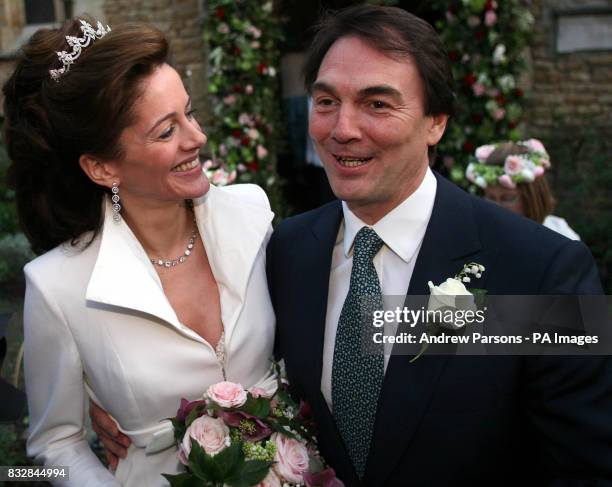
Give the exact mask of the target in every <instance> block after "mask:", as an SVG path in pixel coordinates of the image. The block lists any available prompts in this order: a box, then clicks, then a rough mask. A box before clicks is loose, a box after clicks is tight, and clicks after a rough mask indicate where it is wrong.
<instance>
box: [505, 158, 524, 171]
mask: <svg viewBox="0 0 612 487" xmlns="http://www.w3.org/2000/svg"><path fill="white" fill-rule="evenodd" d="M524 168H525V161H524V160H523V158H522V157H521V156H508V157H506V162H505V163H504V172H505V173H506V174H509V175H510V176H513V175H515V174H519V173H520V172H521V171H522V170H523V169H524Z"/></svg>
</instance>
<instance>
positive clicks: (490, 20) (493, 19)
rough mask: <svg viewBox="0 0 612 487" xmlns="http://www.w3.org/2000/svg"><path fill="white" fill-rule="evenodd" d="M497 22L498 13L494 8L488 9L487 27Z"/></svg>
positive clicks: (485, 21)
mask: <svg viewBox="0 0 612 487" xmlns="http://www.w3.org/2000/svg"><path fill="white" fill-rule="evenodd" d="M495 22H497V14H496V13H495V12H494V11H493V10H487V13H486V14H485V20H484V23H485V25H486V26H487V27H493V26H494V25H495Z"/></svg>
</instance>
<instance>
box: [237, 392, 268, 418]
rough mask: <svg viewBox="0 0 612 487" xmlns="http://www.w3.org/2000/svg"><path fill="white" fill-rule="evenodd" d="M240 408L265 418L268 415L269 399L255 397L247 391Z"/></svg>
mask: <svg viewBox="0 0 612 487" xmlns="http://www.w3.org/2000/svg"><path fill="white" fill-rule="evenodd" d="M240 410H241V411H244V412H245V413H247V414H250V415H252V416H255V417H257V418H267V417H268V416H269V415H270V400H269V399H266V398H265V397H257V398H255V397H253V396H252V395H251V393H249V395H248V397H247V400H246V402H245V403H244V405H243V406H242V407H241V408H240Z"/></svg>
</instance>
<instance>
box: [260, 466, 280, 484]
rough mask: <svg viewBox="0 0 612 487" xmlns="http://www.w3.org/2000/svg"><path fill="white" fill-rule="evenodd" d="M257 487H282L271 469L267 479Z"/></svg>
mask: <svg viewBox="0 0 612 487" xmlns="http://www.w3.org/2000/svg"><path fill="white" fill-rule="evenodd" d="M256 487H281V481H280V479H279V478H278V476H277V475H276V474H275V473H274V470H272V469H270V471H269V472H268V475H266V478H265V479H263V480H262V481H261V482H259V483H258V484H257V486H256Z"/></svg>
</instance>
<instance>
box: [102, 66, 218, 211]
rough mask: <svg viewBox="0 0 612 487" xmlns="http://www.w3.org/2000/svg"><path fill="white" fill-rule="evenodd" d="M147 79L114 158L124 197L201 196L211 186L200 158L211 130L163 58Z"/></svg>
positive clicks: (126, 199) (144, 200) (165, 198)
mask: <svg viewBox="0 0 612 487" xmlns="http://www.w3.org/2000/svg"><path fill="white" fill-rule="evenodd" d="M142 83H143V86H142V92H141V96H140V97H139V98H138V99H137V100H136V101H135V103H134V107H133V111H134V119H135V122H134V123H133V124H132V125H131V126H130V127H128V128H126V129H125V130H124V131H123V132H122V134H121V137H120V139H119V143H120V145H121V147H122V148H123V156H122V157H121V159H120V160H118V161H114V162H112V163H111V164H112V165H113V166H114V173H115V176H116V179H117V180H118V181H119V183H120V190H121V198H122V200H123V201H124V202H125V204H126V207H128V208H129V205H130V202H136V201H138V202H139V203H140V204H143V203H144V204H146V203H153V204H159V203H161V204H163V203H164V202H175V201H180V200H184V199H190V198H197V197H199V196H202V195H203V194H204V193H206V192H207V191H208V188H209V182H208V179H207V178H206V176H205V174H204V173H203V172H202V166H201V163H200V159H199V152H200V148H201V147H202V146H203V145H204V144H205V143H206V135H204V132H203V131H202V129H201V128H200V125H199V123H198V122H197V120H196V119H195V118H194V114H193V110H192V107H191V99H190V98H189V96H188V94H187V92H186V91H185V88H184V86H183V82H182V81H181V78H180V77H179V75H178V73H177V72H176V71H175V70H174V69H173V68H172V67H170V66H169V65H167V64H163V65H162V66H160V67H158V68H156V69H155V71H153V73H152V74H151V75H150V76H148V77H147V78H145V79H144V81H143V82H142Z"/></svg>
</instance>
